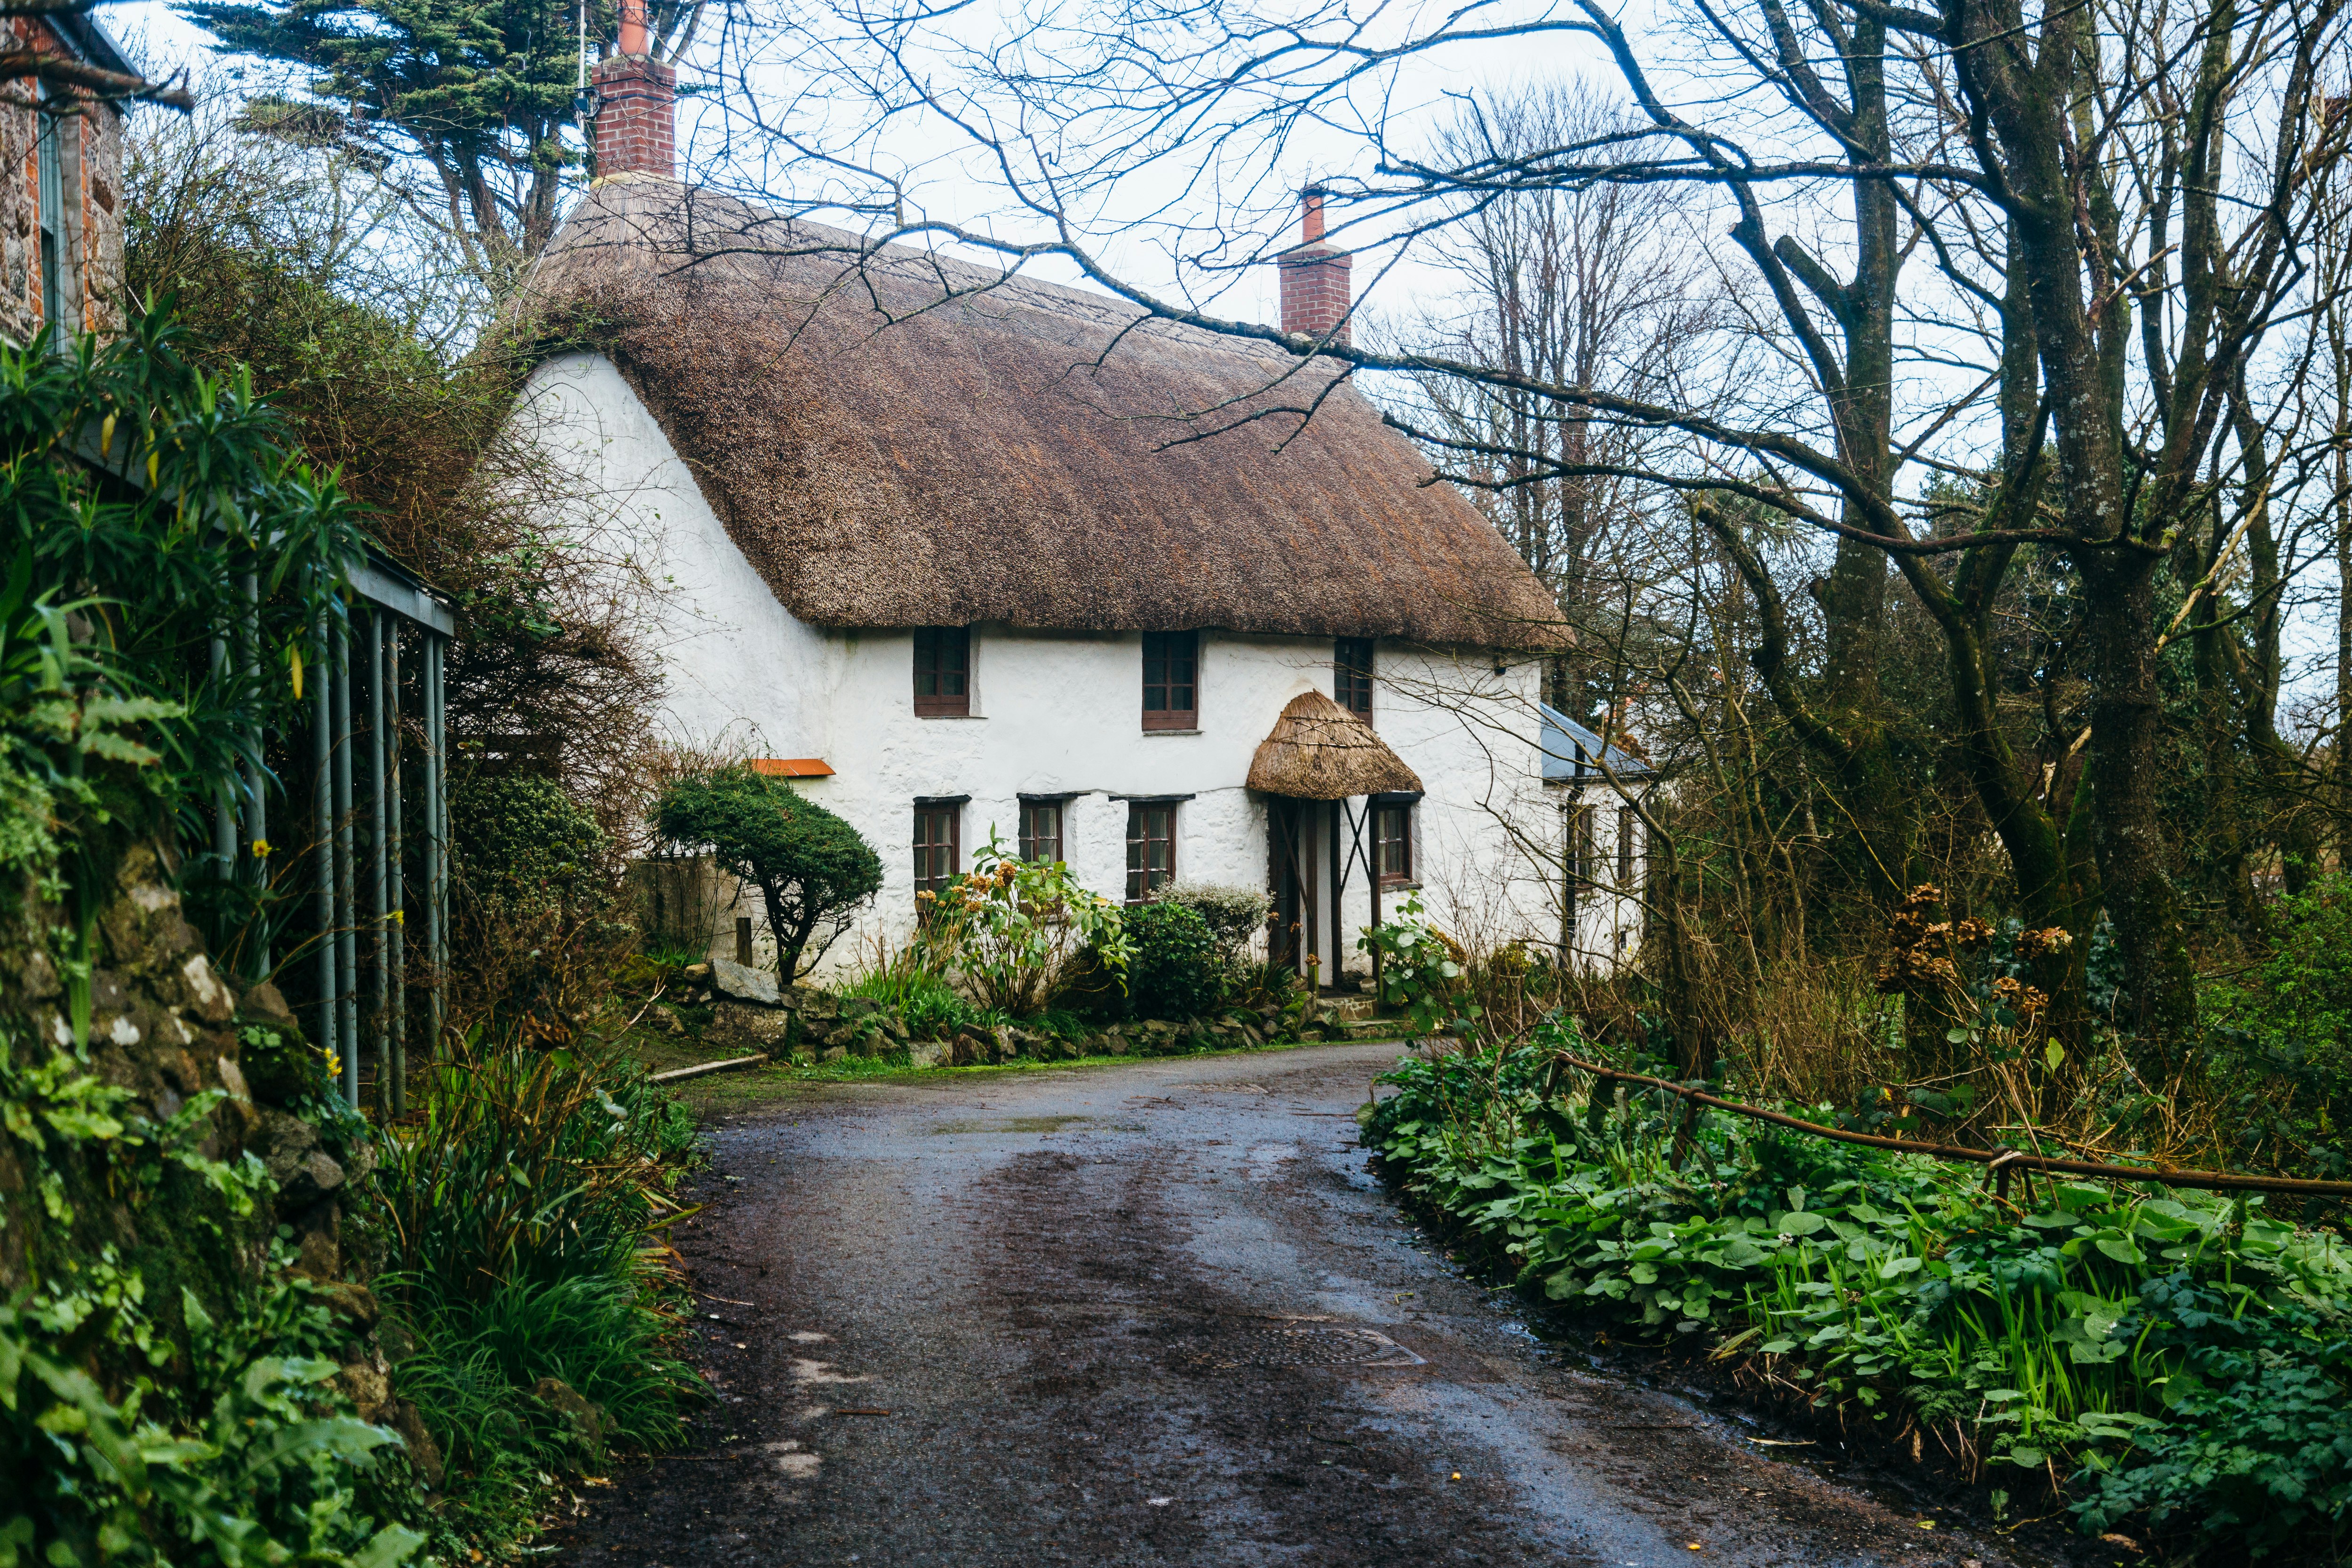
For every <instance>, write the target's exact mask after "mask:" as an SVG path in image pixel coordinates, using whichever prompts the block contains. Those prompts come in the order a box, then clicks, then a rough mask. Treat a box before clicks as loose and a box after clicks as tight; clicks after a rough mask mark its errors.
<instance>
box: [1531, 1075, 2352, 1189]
mask: <svg viewBox="0 0 2352 1568" xmlns="http://www.w3.org/2000/svg"><path fill="white" fill-rule="evenodd" d="M1552 1056H1553V1059H1554V1060H1556V1061H1559V1062H1562V1063H1565V1064H1566V1065H1567V1066H1569V1067H1572V1068H1576V1069H1577V1070H1578V1071H1579V1072H1587V1073H1591V1075H1592V1076H1593V1077H1594V1078H1595V1079H1599V1080H1600V1081H1601V1082H1603V1083H1638V1084H1642V1085H1643V1086H1645V1087H1647V1088H1651V1089H1664V1091H1665V1092H1666V1093H1668V1094H1675V1095H1680V1096H1681V1097H1682V1098H1683V1099H1685V1100H1690V1101H1691V1102H1693V1103H1694V1104H1697V1105H1704V1106H1707V1107H1709V1108H1711V1109H1713V1110H1727V1111H1729V1112H1731V1114H1733V1115H1734V1116H1745V1117H1748V1118H1750V1119H1751V1120H1753V1121H1767V1122H1770V1123H1771V1124H1772V1125H1773V1126H1776V1127H1788V1128H1792V1129H1794V1130H1795V1131H1799V1132H1810V1133H1811V1134H1812V1135H1813V1136H1814V1137H1816V1138H1827V1139H1831V1140H1832V1141H1834V1142H1840V1143H1860V1144H1862V1145H1864V1146H1865V1147H1867V1148H1872V1149H1893V1150H1895V1151H1897V1152H1901V1153H1905V1154H1926V1155H1927V1156H1929V1157H1930V1158H1933V1159H1937V1160H1957V1161H1965V1162H1968V1163H1971V1164H1977V1165H1989V1166H1991V1167H1992V1168H1993V1174H1994V1175H1995V1176H1997V1177H2000V1178H2002V1179H2004V1182H2005V1179H2006V1177H2007V1176H2008V1174H2009V1173H2011V1172H2012V1171H2047V1172H2050V1173H2053V1174H2056V1175H2066V1176H2096V1177H2100V1178H2103V1179H2105V1180H2107V1181H2116V1182H2155V1183H2157V1184H2158V1185H2161V1186H2167V1187H2196V1188H2200V1189H2202V1190H2205V1191H2210V1192H2255V1193H2282V1194H2294V1195H2295V1196H2298V1197H2312V1198H2352V1182H2321V1181H2313V1180H2308V1179H2306V1178H2304V1177H2299V1176H2250V1175H2245V1174H2242V1173H2239V1172H2235V1171H2167V1170H2157V1169H2150V1168H2147V1167H2145V1166H2140V1165H2104V1164H2100V1163H2096V1162H2094V1161H2090V1160H2058V1159H2053V1158H2052V1157H2051V1156H2049V1155H2047V1154H2029V1153H2027V1152H2025V1151H2023V1150H2021V1149H1971V1148H1969V1147H1968V1146H1967V1145H1966V1144H1961V1143H1927V1142H1919V1141H1917V1140H1915V1139H1910V1138H1887V1137H1883V1136H1881V1135H1879V1134H1878V1133H1875V1132H1849V1131H1846V1130H1845V1129H1844V1128H1843V1127H1824V1126H1822V1124H1821V1123H1820V1122H1818V1121H1806V1120H1805V1119H1804V1118H1803V1117H1801V1116H1790V1115H1788V1114H1787V1113H1785V1112H1783V1111H1778V1110H1765V1109H1764V1108H1763V1107H1762V1106H1760V1105H1748V1104H1745V1103H1743V1102H1741V1101H1739V1100H1726V1099H1724V1098H1723V1097H1722V1096H1721V1095H1716V1094H1709V1093H1707V1092H1706V1090H1705V1089H1692V1088H1690V1087H1688V1086H1687V1085H1685V1084H1679V1083H1675V1082H1674V1081H1672V1080H1671V1079H1663V1078H1652V1077H1651V1076H1650V1075H1649V1074H1647V1073H1638V1072H1627V1071H1626V1070H1625V1069H1624V1068H1612V1067H1604V1066H1603V1065H1601V1063H1599V1062H1589V1061H1586V1060H1585V1059H1584V1058H1581V1057H1577V1056H1571V1055H1570V1054H1569V1053H1568V1052H1566V1051H1555V1052H1553V1053H1552Z"/></svg>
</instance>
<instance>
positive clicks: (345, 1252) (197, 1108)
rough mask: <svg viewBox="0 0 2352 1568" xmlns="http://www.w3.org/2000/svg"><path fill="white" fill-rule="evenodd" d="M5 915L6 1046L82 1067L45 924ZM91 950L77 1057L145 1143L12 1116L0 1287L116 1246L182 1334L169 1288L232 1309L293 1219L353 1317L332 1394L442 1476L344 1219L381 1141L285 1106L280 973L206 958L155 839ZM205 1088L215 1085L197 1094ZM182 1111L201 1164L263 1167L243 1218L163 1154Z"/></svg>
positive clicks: (335, 1304)
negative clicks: (223, 969) (398, 1386)
mask: <svg viewBox="0 0 2352 1568" xmlns="http://www.w3.org/2000/svg"><path fill="white" fill-rule="evenodd" d="M34 907H36V908H38V906H34ZM10 923H11V926H12V928H13V929H12V930H11V931H10V932H9V935H8V938H7V940H5V941H0V1010H5V1013H6V1014H7V1015H8V1016H9V1021H10V1028H9V1031H8V1035H7V1037H6V1039H5V1047H0V1048H5V1050H6V1051H7V1052H8V1053H9V1054H10V1057H11V1058H12V1059H11V1062H10V1066H11V1068H12V1070H14V1071H16V1072H17V1073H19V1074H23V1073H26V1072H32V1071H38V1070H39V1068H41V1067H42V1066H43V1065H44V1064H45V1063H53V1062H58V1061H59V1060H60V1059H62V1060H64V1061H66V1062H67V1063H68V1064H69V1066H71V1067H74V1068H79V1061H77V1060H75V1059H74V1058H76V1054H77V1053H76V1050H75V1046H74V1031H73V1026H72V1023H71V1010H72V1006H71V999H70V995H69V990H68V984H66V980H65V977H64V976H63V975H62V974H61V973H60V972H59V970H60V965H59V963H58V962H57V960H56V959H55V958H54V957H53V952H55V951H56V950H57V949H58V946H59V944H58V942H56V941H55V940H53V938H54V934H55V933H54V929H53V928H50V927H47V926H46V925H45V924H44V923H43V922H40V921H36V922H35V923H34V924H33V925H32V927H31V928H30V929H27V927H26V923H25V922H24V921H22V920H18V921H12V922H10ZM97 949H98V951H97V952H96V953H95V955H94V956H95V958H96V961H97V963H96V967H95V968H94V969H93V971H92V973H91V976H90V988H89V1001H90V1019H89V1038H88V1043H87V1045H86V1046H85V1047H83V1048H82V1051H81V1053H80V1055H81V1056H82V1057H84V1058H86V1059H87V1062H88V1068H87V1071H88V1072H89V1074H90V1075H93V1076H95V1077H96V1078H97V1079H100V1081H102V1082H103V1083H105V1084H107V1085H109V1086H111V1087H112V1088H113V1089H118V1090H122V1091H125V1092H126V1098H124V1099H123V1100H121V1102H120V1103H118V1104H117V1105H115V1106H114V1107H113V1108H112V1110H111V1111H110V1115H111V1116H112V1118H113V1119H114V1120H115V1121H119V1122H120V1123H121V1124H122V1127H123V1128H124V1130H125V1132H126V1134H127V1135H128V1136H130V1137H135V1138H138V1139H140V1140H142V1143H143V1144H144V1146H145V1147H144V1148H143V1149H126V1147H125V1146H124V1144H123V1142H121V1140H119V1139H118V1140H109V1139H105V1138H91V1137H88V1136H82V1137H75V1136H71V1135H60V1134H59V1133H58V1132H57V1131H55V1130H54V1129H49V1128H39V1127H36V1128H35V1129H34V1131H36V1132H37V1133H39V1134H40V1135H41V1136H42V1137H43V1140H44V1142H45V1144H46V1152H45V1153H42V1154H37V1153H35V1152H34V1151H33V1150H32V1148H31V1147H30V1145H29V1144H28V1142H27V1140H26V1138H25V1136H24V1135H23V1134H22V1133H21V1132H17V1133H16V1135H15V1136H5V1135H0V1210H5V1219H6V1223H5V1225H0V1298H6V1297H10V1296H14V1295H16V1294H17V1293H18V1292H20V1291H22V1290H24V1289H27V1288H37V1287H39V1286H41V1285H42V1284H44V1283H45V1282H47V1283H48V1284H52V1285H54V1284H57V1283H58V1282H59V1281H61V1280H62V1279H65V1278H67V1277H68V1275H69V1274H70V1273H71V1272H72V1271H73V1270H74V1268H76V1267H77V1266H79V1265H83V1264H87V1263H88V1262H89V1260H91V1259H94V1258H102V1257H104V1256H105V1254H106V1252H107V1250H108V1249H111V1251H112V1253H113V1256H114V1258H115V1260H116V1262H117V1264H118V1266H120V1267H122V1268H126V1269H129V1270H135V1271H136V1272H137V1274H138V1275H139V1277H140V1279H141V1283H142V1294H143V1300H144V1310H146V1312H147V1314H148V1315H149V1317H150V1318H151V1319H152V1320H153V1321H154V1322H155V1324H156V1326H157V1327H158V1328H159V1329H160V1330H162V1331H163V1335H164V1337H165V1338H166V1339H167V1340H168V1341H169V1342H173V1343H184V1342H185V1341H184V1323H183V1322H182V1321H181V1318H182V1313H181V1310H180V1301H181V1294H180V1292H181V1288H183V1287H184V1288H186V1289H187V1290H188V1291H189V1292H191V1293H192V1294H193V1295H194V1297H195V1298H196V1300H198V1302H199V1304H201V1305H204V1306H205V1308H206V1310H207V1311H212V1312H214V1315H215V1316H225V1315H226V1312H225V1311H224V1310H215V1309H216V1308H222V1307H223V1306H224V1304H225V1303H227V1302H229V1301H231V1300H236V1299H239V1298H241V1297H242V1296H243V1295H245V1294H246V1293H247V1291H248V1290H249V1289H251V1288H252V1287H254V1286H256V1285H258V1284H260V1283H262V1282H263V1281H264V1279H265V1277H266V1275H267V1274H268V1271H269V1270H271V1269H272V1268H277V1267H279V1266H280V1264H279V1263H278V1262H276V1261H273V1258H272V1247H271V1242H272V1240H273V1239H274V1238H275V1237H277V1233H278V1227H279V1226H287V1227H289V1230H290V1233H291V1234H290V1237H289V1240H288V1245H287V1248H286V1252H285V1253H284V1254H281V1255H280V1257H281V1258H283V1259H284V1261H285V1262H286V1263H288V1264H290V1268H291V1270H292V1271H293V1272H295V1273H298V1274H300V1275H303V1276H306V1277H307V1278H308V1279H310V1280H311V1281H312V1283H313V1284H314V1285H315V1286H316V1287H318V1289H319V1290H320V1293H321V1294H322V1295H323V1296H324V1297H325V1299H326V1300H327V1302H328V1304H329V1305H330V1307H331V1308H332V1310H334V1311H335V1313H336V1315H337V1317H338V1319H339V1320H340V1321H342V1322H343V1323H345V1324H346V1325H347V1326H348V1329H349V1331H350V1337H349V1340H348V1342H347V1349H346V1352H345V1365H344V1368H343V1372H342V1374H341V1384H342V1386H343V1389H344V1391H345V1392H346V1393H347V1394H350V1395H351V1396H352V1401H353V1404H354V1405H356V1407H357V1409H358V1413H359V1415H361V1417H362V1419H365V1420H371V1421H383V1422H386V1423H388V1424H390V1425H392V1426H394V1427H395V1428H396V1429H398V1430H400V1431H401V1432H402V1434H403V1436H404V1437H406V1438H407V1439H408V1441H409V1448H410V1454H411V1457H412V1459H413V1460H414V1461H415V1464H416V1468H417V1469H418V1470H419V1472H420V1473H421V1474H425V1475H426V1476H428V1477H437V1473H438V1469H439V1462H438V1458H437V1456H436V1454H435V1453H434V1452H433V1447H432V1441H431V1439H430V1437H429V1436H426V1435H425V1431H424V1428H423V1426H422V1425H421V1423H419V1422H418V1421H417V1420H416V1419H415V1412H414V1411H412V1410H409V1409H407V1408H406V1407H405V1406H403V1405H398V1404H396V1403H395V1402H394V1401H393V1400H392V1399H391V1398H390V1395H389V1392H388V1387H387V1381H386V1371H387V1368H386V1363H385V1361H384V1357H383V1351H382V1349H381V1348H380V1346H379V1345H378V1343H377V1341H376V1336H375V1332H374V1331H375V1329H376V1326H377V1320H378V1312H377V1308H376V1302H375V1300H374V1297H373V1294H372V1293H371V1292H370V1291H369V1289H368V1288H367V1284H366V1281H367V1279H368V1278H369V1276H370V1273H371V1262H372V1260H371V1259H370V1258H369V1257H368V1256H367V1255H366V1249H365V1247H363V1246H359V1245H354V1243H355V1242H356V1240H357V1237H356V1235H355V1233H354V1232H353V1230H352V1227H351V1226H348V1225H347V1223H346V1222H347V1217H348V1216H347V1214H346V1208H347V1205H348V1201H349V1199H350V1198H351V1196H352V1194H353V1192H354V1191H355V1190H356V1189H357V1188H358V1187H360V1186H361V1185H362V1184H364V1183H365V1180H366V1178H367V1177H368V1176H369V1175H370V1174H371V1173H372V1171H373V1153H372V1147H373V1146H372V1144H371V1142H369V1137H368V1135H367V1134H365V1133H364V1132H362V1133H361V1134H360V1135H359V1136H357V1137H353V1136H352V1131H355V1130H356V1127H355V1123H353V1122H351V1121H343V1122H339V1123H336V1124H334V1125H331V1126H322V1125H321V1124H320V1123H319V1122H318V1121H313V1120H311V1119H309V1118H306V1117H305V1116H304V1115H302V1114H300V1112H299V1109H298V1108H297V1106H296V1104H293V1103H289V1102H294V1101H299V1100H303V1099H304V1098H305V1097H306V1096H307V1095H308V1094H310V1092H312V1091H313V1090H315V1089H316V1086H317V1085H318V1084H319V1083H320V1081H321V1078H322V1074H321V1071H320V1064H319V1063H318V1061H317V1059H316V1056H315V1053H314V1052H312V1051H311V1049H310V1046H309V1045H308V1043H307V1042H306V1041H305V1040H304V1039H303V1037H302V1032H301V1027H300V1026H299V1024H298V1023H297V1022H296V1020H295V1019H294V1017H293V1016H292V1015H291V1014H290V1013H289V1011H288V1009H287V1006H286V1004H285V1001H284V999H283V998H282V997H280V996H279V995H278V991H277V989H276V987H274V986H271V985H268V984H257V985H254V986H251V987H249V988H245V989H243V990H240V989H239V988H237V987H236V986H234V985H232V984H229V983H228V982H227V981H226V980H225V979H224V978H223V977H222V976H220V975H219V974H218V973H215V971H214V969H213V966H212V962H211V959H210V957H209V956H208V955H207V953H206V952H205V945H204V942H203V940H202V938H201V936H200V935H199V933H198V932H197V931H196V930H195V929H194V927H193V926H191V925H190V924H189V923H188V921H186V920H185V919H184V917H183V915H182V912H181V908H180V899H179V894H178V893H177V892H176V891H175V890H173V887H172V884H171V880H170V877H169V868H168V866H167V865H166V863H165V862H164V860H163V858H161V857H160V856H159V855H158V853H157V852H156V851H155V850H154V849H152V848H150V847H136V848H133V849H132V850H131V851H130V853H129V854H127V855H126V856H125V857H124V858H123V859H122V861H121V865H120V866H119V867H118V868H116V871H115V875H114V879H113V885H112V888H111V889H110V899H109V900H108V902H107V903H106V905H105V907H104V909H103V910H102V912H101V913H100V917H99V921H98V942H97ZM70 1076H79V1073H78V1072H77V1073H72V1074H71V1075H70ZM208 1093H209V1094H212V1095H214V1096H215V1099H213V1100H210V1101H209V1102H206V1101H205V1100H203V1099H202V1098H201V1097H204V1096H205V1095H207V1094H208ZM311 1103H313V1104H315V1103H316V1102H315V1101H312V1102H311ZM182 1121H184V1126H182V1128H181V1131H180V1137H181V1138H182V1139H183V1140H184V1143H185V1146H187V1147H188V1148H190V1149H191V1150H192V1152H194V1153H195V1154H196V1155H199V1156H201V1157H202V1158H203V1159H204V1160H207V1161H216V1162H220V1163H225V1164H227V1165H230V1166H233V1167H235V1166H241V1165H243V1163H244V1162H245V1160H246V1158H247V1156H248V1155H249V1156H250V1157H251V1158H252V1159H253V1160H254V1161H257V1162H258V1163H259V1164H260V1165H261V1166H262V1167H263V1168H264V1169H265V1170H266V1171H267V1173H268V1175H269V1177H270V1178H271V1183H270V1184H268V1186H267V1187H265V1188H264V1190H263V1192H262V1194H261V1195H260V1197H259V1200H258V1201H257V1204H256V1205H255V1208H254V1211H253V1212H252V1213H250V1214H245V1215H239V1214H238V1213H236V1203H235V1201H234V1200H233V1199H232V1198H231V1197H230V1196H228V1195H227V1194H224V1193H223V1192H222V1191H221V1190H220V1189H219V1188H218V1187H217V1186H216V1185H214V1184H208V1183H207V1182H206V1181H205V1179H204V1178H203V1177H202V1176H201V1175H199V1174H198V1173H195V1172H193V1171H190V1170H188V1169H186V1168H184V1166H183V1165H181V1164H177V1163H173V1162H172V1161H170V1160H168V1159H158V1158H156V1157H155V1145H156V1144H157V1143H159V1142H163V1141H164V1140H163V1130H165V1129H168V1128H171V1127H172V1126H173V1124H174V1123H175V1122H182ZM10 1131H16V1130H15V1129H11V1130H10ZM126 1155H131V1156H136V1157H135V1158H130V1159H126V1158H125V1156H126ZM126 1164H129V1165H132V1166H135V1167H136V1168H137V1169H138V1170H139V1171H140V1172H141V1173H142V1176H146V1175H152V1186H149V1185H142V1183H141V1182H135V1181H133V1182H126V1181H125V1180H124V1179H123V1175H122V1173H123V1169H124V1167H125V1165H126ZM40 1166H45V1167H46V1168H47V1170H49V1171H50V1172H53V1173H57V1174H58V1175H59V1176H61V1177H62V1196H63V1198H64V1200H65V1203H64V1207H65V1209H66V1214H65V1215H64V1217H62V1218H61V1217H60V1216H59V1215H58V1211H57V1209H56V1208H55V1207H53V1206H52V1205H51V1204H50V1203H49V1202H48V1201H47V1198H46V1197H45V1196H44V1195H43V1194H40V1193H39V1191H38V1186H39V1181H38V1176H39V1170H38V1168H37V1167H40ZM249 1168H250V1167H247V1169H249Z"/></svg>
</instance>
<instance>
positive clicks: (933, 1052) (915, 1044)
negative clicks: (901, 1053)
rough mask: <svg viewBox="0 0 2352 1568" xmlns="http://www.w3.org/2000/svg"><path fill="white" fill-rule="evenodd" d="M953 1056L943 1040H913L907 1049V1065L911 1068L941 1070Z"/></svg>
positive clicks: (952, 1048)
mask: <svg viewBox="0 0 2352 1568" xmlns="http://www.w3.org/2000/svg"><path fill="white" fill-rule="evenodd" d="M953 1055H954V1047H951V1046H950V1045H949V1043H948V1042H947V1041H945V1040H914V1041H910V1042H909V1043H908V1047H907V1065H908V1067H913V1068H943V1067H946V1066H948V1065H949V1064H950V1058H952V1056H953Z"/></svg>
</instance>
